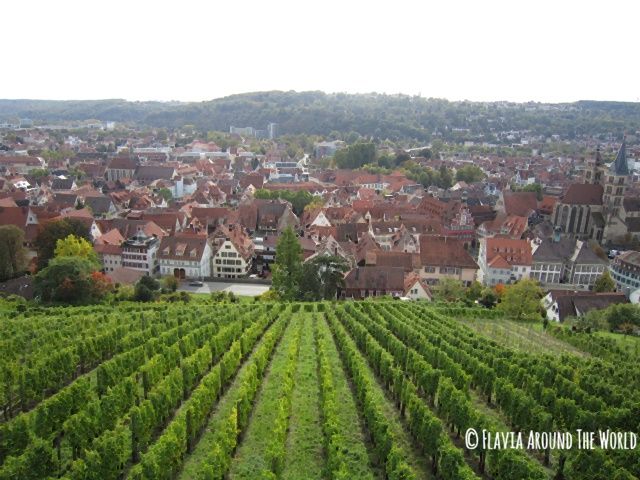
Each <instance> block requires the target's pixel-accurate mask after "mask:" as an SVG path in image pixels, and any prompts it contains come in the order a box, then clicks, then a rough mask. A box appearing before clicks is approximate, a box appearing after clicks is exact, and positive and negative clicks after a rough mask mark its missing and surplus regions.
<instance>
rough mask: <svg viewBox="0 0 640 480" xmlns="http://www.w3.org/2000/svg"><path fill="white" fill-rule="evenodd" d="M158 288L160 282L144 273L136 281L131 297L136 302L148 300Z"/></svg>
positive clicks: (154, 295) (151, 298)
mask: <svg viewBox="0 0 640 480" xmlns="http://www.w3.org/2000/svg"><path fill="white" fill-rule="evenodd" d="M159 289H160V283H158V281H157V280H156V279H155V278H153V277H150V276H149V275H144V276H142V277H140V280H138V281H137V282H136V286H135V290H134V294H133V298H134V300H136V301H138V302H150V301H151V300H153V299H154V298H155V297H156V293H157V292H158V290H159Z"/></svg>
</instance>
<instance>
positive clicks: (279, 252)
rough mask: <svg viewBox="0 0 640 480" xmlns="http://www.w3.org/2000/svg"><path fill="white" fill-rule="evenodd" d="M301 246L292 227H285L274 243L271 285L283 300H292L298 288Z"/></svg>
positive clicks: (300, 271)
mask: <svg viewBox="0 0 640 480" xmlns="http://www.w3.org/2000/svg"><path fill="white" fill-rule="evenodd" d="M301 273H302V247H301V246H300V242H299V241H298V239H297V237H296V235H295V233H294V232H293V229H292V228H291V227H287V228H286V229H285V231H284V232H283V233H282V235H281V236H280V239H279V240H278V244H277V245H276V261H275V262H274V264H273V277H272V278H273V281H272V287H271V288H273V289H274V290H275V291H276V292H278V296H279V297H280V298H281V299H283V300H294V299H295V298H296V297H297V295H298V291H299V289H300V275H301Z"/></svg>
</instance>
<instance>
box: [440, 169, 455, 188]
mask: <svg viewBox="0 0 640 480" xmlns="http://www.w3.org/2000/svg"><path fill="white" fill-rule="evenodd" d="M438 173H439V174H440V181H439V182H438V186H439V187H440V188H451V185H453V175H452V174H451V170H449V169H448V168H447V167H446V166H445V165H444V164H442V165H440V169H439V170H438Z"/></svg>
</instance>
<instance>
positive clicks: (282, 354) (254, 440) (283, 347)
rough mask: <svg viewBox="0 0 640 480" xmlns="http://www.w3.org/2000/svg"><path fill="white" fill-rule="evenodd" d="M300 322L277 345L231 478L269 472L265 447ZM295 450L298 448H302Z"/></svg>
mask: <svg viewBox="0 0 640 480" xmlns="http://www.w3.org/2000/svg"><path fill="white" fill-rule="evenodd" d="M301 321H303V319H302V317H301V316H300V315H295V314H294V316H293V318H292V319H291V322H289V326H288V327H287V330H286V331H285V333H284V337H283V338H282V342H281V343H280V345H278V348H277V350H276V352H275V355H274V356H273V359H272V361H271V364H270V365H269V367H268V369H267V373H266V375H265V377H264V380H263V382H262V386H261V388H260V391H259V392H258V395H257V397H256V400H255V402H254V408H253V413H252V414H251V419H250V421H249V426H248V427H247V429H246V432H245V435H244V436H243V438H242V442H241V443H240V446H239V448H238V450H237V451H236V455H235V457H234V459H233V461H232V463H231V468H230V469H229V475H228V477H229V478H230V479H247V480H253V479H257V478H262V475H263V472H265V471H267V470H270V465H269V463H268V461H267V458H266V455H265V454H266V448H267V445H268V440H269V438H270V437H271V434H272V431H273V424H274V420H275V418H276V415H277V410H278V409H277V406H278V401H279V399H280V396H281V388H280V387H281V384H282V379H283V378H284V370H285V367H286V365H287V360H288V358H287V352H288V348H289V344H290V343H291V342H292V341H293V340H294V338H295V334H296V330H297V328H298V327H299V326H300V322H301ZM296 447H298V448H299V445H298V446H296Z"/></svg>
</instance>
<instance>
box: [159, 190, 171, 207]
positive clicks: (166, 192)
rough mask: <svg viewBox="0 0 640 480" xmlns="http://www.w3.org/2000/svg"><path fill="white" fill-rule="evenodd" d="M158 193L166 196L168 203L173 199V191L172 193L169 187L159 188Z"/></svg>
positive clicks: (163, 196)
mask: <svg viewBox="0 0 640 480" xmlns="http://www.w3.org/2000/svg"><path fill="white" fill-rule="evenodd" d="M158 195H160V196H161V197H162V198H164V199H165V200H166V201H167V203H169V202H170V201H171V200H173V193H171V190H169V189H168V188H161V189H160V190H158Z"/></svg>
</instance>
